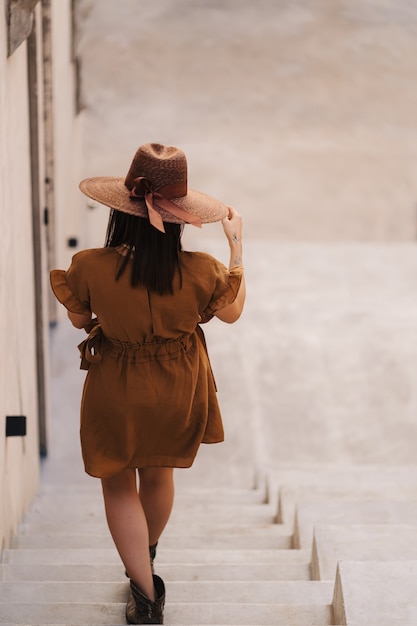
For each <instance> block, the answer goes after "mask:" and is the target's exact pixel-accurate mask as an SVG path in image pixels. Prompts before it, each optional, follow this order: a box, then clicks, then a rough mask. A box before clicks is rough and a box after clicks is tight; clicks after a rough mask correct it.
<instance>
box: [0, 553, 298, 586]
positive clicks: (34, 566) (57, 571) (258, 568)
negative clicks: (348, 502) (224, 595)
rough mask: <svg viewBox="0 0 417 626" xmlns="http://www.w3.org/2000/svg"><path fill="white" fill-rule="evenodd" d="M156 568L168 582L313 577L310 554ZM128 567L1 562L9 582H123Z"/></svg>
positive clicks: (0, 571) (1, 570) (3, 576)
mask: <svg viewBox="0 0 417 626" xmlns="http://www.w3.org/2000/svg"><path fill="white" fill-rule="evenodd" d="M156 571H157V573H158V574H160V575H161V576H162V578H163V579H164V580H165V581H166V582H168V581H170V580H179V581H189V582H190V581H196V580H206V581H212V580H213V581H216V580H217V581H228V580H244V581H253V580H255V581H256V580H265V579H266V580H290V581H294V580H296V581H298V580H301V581H305V580H310V555H308V558H307V556H306V558H305V560H304V561H301V562H291V561H282V562H281V563H268V564H266V565H265V564H251V566H250V567H248V568H243V567H242V566H241V564H232V565H231V564H227V565H222V567H221V568H219V567H218V565H217V564H204V565H202V564H198V563H196V564H187V563H184V564H181V563H180V564H167V565H163V564H159V563H158V564H157V567H156ZM123 574H124V569H123V566H122V565H121V563H120V562H119V563H115V564H95V563H94V564H92V563H87V564H82V563H77V564H71V565H68V564H63V563H54V564H50V563H49V564H48V563H46V564H45V563H40V564H39V563H33V562H27V563H18V564H12V565H0V578H1V579H2V580H7V581H16V580H19V581H30V580H38V581H39V580H45V581H57V580H64V581H65V580H68V581H71V580H73V581H84V582H95V581H112V582H113V581H120V580H121V578H122V577H123Z"/></svg>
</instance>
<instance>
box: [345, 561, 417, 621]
mask: <svg viewBox="0 0 417 626" xmlns="http://www.w3.org/2000/svg"><path fill="white" fill-rule="evenodd" d="M416 576H417V561H408V562H407V563H404V562H396V561H390V562H389V563H384V562H376V561H370V562H360V561H352V562H350V561H342V562H341V563H339V568H338V574H337V594H338V596H339V598H340V600H341V601H342V602H343V605H342V602H341V603H340V605H339V606H338V607H337V608H336V619H338V622H339V623H341V624H345V623H346V624H347V626H363V625H364V624H366V626H395V625H397V624H398V626H400V625H401V626H415V624H416V623H417V599H416V590H415V580H416Z"/></svg>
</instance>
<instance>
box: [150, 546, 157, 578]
mask: <svg viewBox="0 0 417 626" xmlns="http://www.w3.org/2000/svg"><path fill="white" fill-rule="evenodd" d="M157 546H158V542H156V543H154V544H153V546H149V558H150V559H151V568H152V574H154V573H155V570H154V567H153V562H154V560H155V557H156V548H157Z"/></svg>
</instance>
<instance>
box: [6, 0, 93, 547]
mask: <svg viewBox="0 0 417 626" xmlns="http://www.w3.org/2000/svg"><path fill="white" fill-rule="evenodd" d="M74 9H75V7H74V1H72V2H71V0H0V225H1V233H2V235H1V245H0V336H1V349H0V409H1V410H0V429H1V431H0V432H1V433H2V436H1V437H0V540H1V546H2V548H4V547H7V546H8V544H9V541H10V537H11V535H12V534H13V532H14V531H15V530H16V528H17V526H18V524H19V522H20V520H21V518H22V515H23V514H24V512H25V511H26V510H27V508H28V506H29V504H30V502H31V501H32V499H33V497H34V495H35V494H36V491H37V488H38V482H39V471H40V463H41V458H42V456H45V455H47V453H48V446H49V440H48V434H49V432H50V420H51V419H52V418H53V416H51V415H50V411H49V401H48V395H49V394H48V374H49V362H48V350H49V349H48V331H49V325H50V324H51V323H54V322H55V321H56V320H55V316H56V314H57V310H56V306H55V303H54V300H53V297H52V295H51V292H50V287H49V268H50V267H59V266H61V267H63V266H65V265H66V263H67V259H68V256H69V255H68V254H67V252H66V251H67V249H68V245H67V243H68V242H67V239H68V229H70V224H71V221H72V220H73V219H74V217H73V214H72V213H71V211H70V208H71V210H72V211H74V207H76V204H77V202H79V200H78V199H77V196H76V193H77V187H76V181H77V180H79V176H78V170H77V167H78V166H77V163H78V161H77V155H78V153H79V136H80V128H81V117H82V116H81V115H80V106H79V101H78V98H77V96H78V89H77V67H78V64H77V58H76V56H75V53H74V17H73V16H74ZM59 251H61V252H59Z"/></svg>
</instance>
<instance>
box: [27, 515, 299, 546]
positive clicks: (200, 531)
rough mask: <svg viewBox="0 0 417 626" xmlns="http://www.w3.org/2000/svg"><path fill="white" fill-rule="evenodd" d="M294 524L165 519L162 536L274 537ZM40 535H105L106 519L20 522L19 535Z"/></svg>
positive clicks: (166, 537)
mask: <svg viewBox="0 0 417 626" xmlns="http://www.w3.org/2000/svg"><path fill="white" fill-rule="evenodd" d="M292 533H293V526H290V525H284V524H271V523H269V522H268V523H252V524H243V523H238V522H236V523H228V522H223V523H218V524H212V523H210V522H209V521H206V523H203V522H197V523H193V522H190V521H188V520H187V523H186V524H184V522H181V523H178V522H177V523H172V522H171V521H170V522H169V523H168V525H167V527H166V528H165V530H164V533H163V540H164V541H165V539H167V540H169V541H171V538H173V539H172V540H173V541H175V540H177V539H178V540H179V541H181V539H180V538H181V537H188V536H189V535H192V536H200V535H201V536H203V537H207V536H213V537H217V536H223V535H227V536H229V537H230V538H232V537H233V536H235V535H244V536H246V537H253V536H258V535H263V536H266V535H267V536H268V537H270V538H271V540H272V541H273V540H274V537H275V538H278V537H284V536H287V535H292ZM32 534H33V535H40V534H48V535H50V536H53V535H57V536H62V535H88V536H89V535H106V534H107V535H108V534H109V530H108V527H107V524H106V522H105V520H104V519H103V520H101V521H96V522H84V523H82V522H72V521H68V520H65V521H61V522H27V523H22V524H20V526H19V534H18V536H19V537H21V536H25V535H32Z"/></svg>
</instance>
